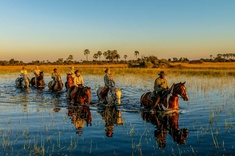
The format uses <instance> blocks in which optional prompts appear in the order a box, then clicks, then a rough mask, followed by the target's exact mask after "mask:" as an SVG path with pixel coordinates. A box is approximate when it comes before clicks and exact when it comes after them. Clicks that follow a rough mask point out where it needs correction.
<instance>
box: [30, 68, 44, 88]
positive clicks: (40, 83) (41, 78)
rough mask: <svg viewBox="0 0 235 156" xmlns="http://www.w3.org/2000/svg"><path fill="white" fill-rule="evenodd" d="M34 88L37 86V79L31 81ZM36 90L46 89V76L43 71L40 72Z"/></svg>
mask: <svg viewBox="0 0 235 156" xmlns="http://www.w3.org/2000/svg"><path fill="white" fill-rule="evenodd" d="M30 83H31V85H32V86H35V77H33V78H32V79H31V81H30ZM35 87H36V88H44V87H45V82H44V74H43V71H41V72H40V74H39V76H38V77H37V85H36V86H35Z"/></svg>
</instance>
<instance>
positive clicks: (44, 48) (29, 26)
mask: <svg viewBox="0 0 235 156" xmlns="http://www.w3.org/2000/svg"><path fill="white" fill-rule="evenodd" d="M85 49H89V50H90V55H89V56H88V58H89V60H92V59H93V55H94V53H97V52H98V51H102V52H104V51H107V50H117V51H118V53H119V54H120V56H121V59H124V58H123V56H124V55H127V59H135V56H134V51H139V57H141V56H150V55H154V56H157V57H158V58H159V59H162V58H165V59H168V58H173V57H177V58H180V57H186V58H189V59H191V60H193V59H200V58H210V55H213V56H216V55H217V54H219V53H235V1H234V0H0V60H9V59H11V58H14V59H16V60H22V61H24V62H28V61H32V60H49V61H55V60H57V59H58V58H64V59H66V58H67V57H68V56H69V55H73V57H74V59H75V60H85V59H86V57H85V55H84V50H85Z"/></svg>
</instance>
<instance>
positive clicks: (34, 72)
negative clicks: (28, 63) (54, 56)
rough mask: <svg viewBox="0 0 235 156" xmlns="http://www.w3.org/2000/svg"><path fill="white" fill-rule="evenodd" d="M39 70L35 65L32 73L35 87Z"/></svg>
mask: <svg viewBox="0 0 235 156" xmlns="http://www.w3.org/2000/svg"><path fill="white" fill-rule="evenodd" d="M40 72H41V70H40V69H39V68H38V66H36V67H35V69H34V71H33V74H34V75H35V79H34V80H35V86H36V87H37V80H38V76H39V75H40Z"/></svg>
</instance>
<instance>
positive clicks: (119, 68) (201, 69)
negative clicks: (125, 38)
mask: <svg viewBox="0 0 235 156" xmlns="http://www.w3.org/2000/svg"><path fill="white" fill-rule="evenodd" d="M170 65H171V66H170V67H169V68H129V67H128V65H127V64H102V65H94V64H90V65H87V64H86V65H85V64H84V65H83V64H79V65H77V64H76V65H39V68H40V69H41V70H42V71H44V73H45V74H50V73H51V72H52V71H53V69H54V68H57V69H58V71H59V72H60V73H61V74H66V73H67V72H69V70H70V67H71V66H74V68H75V70H76V69H79V70H81V72H82V74H84V75H86V74H92V75H102V74H104V70H105V69H106V68H111V70H112V73H113V74H115V75H120V74H121V75H124V74H138V75H143V74H145V75H155V76H156V73H158V72H159V71H161V70H164V71H166V72H168V73H172V74H185V75H192V76H193V75H211V76H223V75H225V76H235V62H223V63H207V62H205V63H202V64H189V63H170ZM35 66H36V65H26V66H25V68H26V69H27V71H28V73H29V74H31V73H32V72H33V70H34V68H35ZM21 68H22V66H0V74H11V73H20V71H21Z"/></svg>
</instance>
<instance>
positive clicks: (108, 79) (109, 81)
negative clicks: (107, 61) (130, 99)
mask: <svg viewBox="0 0 235 156" xmlns="http://www.w3.org/2000/svg"><path fill="white" fill-rule="evenodd" d="M105 73H106V74H105V75H104V88H103V89H102V91H101V92H100V96H101V97H102V98H104V97H105V96H106V94H107V89H109V88H110V87H112V86H115V82H114V79H113V76H112V75H111V71H110V69H109V68H106V70H105Z"/></svg>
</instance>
